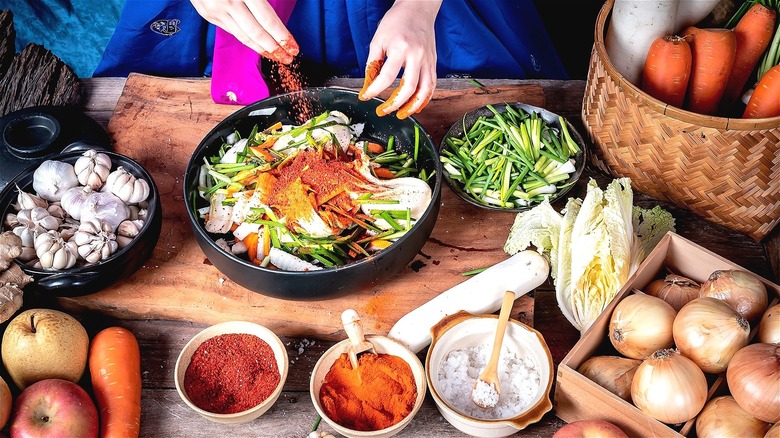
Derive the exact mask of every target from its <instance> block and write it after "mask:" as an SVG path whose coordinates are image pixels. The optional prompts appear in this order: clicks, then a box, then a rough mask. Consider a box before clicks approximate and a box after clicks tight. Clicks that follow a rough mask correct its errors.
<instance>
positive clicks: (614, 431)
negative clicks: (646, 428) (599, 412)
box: [553, 420, 628, 438]
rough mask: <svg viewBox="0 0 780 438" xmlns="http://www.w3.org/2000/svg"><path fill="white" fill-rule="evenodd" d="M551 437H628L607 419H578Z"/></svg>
mask: <svg viewBox="0 0 780 438" xmlns="http://www.w3.org/2000/svg"><path fill="white" fill-rule="evenodd" d="M553 438H628V435H626V433H625V432H623V431H622V430H621V429H620V428H619V427H617V426H616V425H614V424H612V423H610V422H609V421H605V420H579V421H574V422H571V423H569V424H567V425H565V426H563V427H562V428H560V429H558V431H557V432H555V434H554V435H553Z"/></svg>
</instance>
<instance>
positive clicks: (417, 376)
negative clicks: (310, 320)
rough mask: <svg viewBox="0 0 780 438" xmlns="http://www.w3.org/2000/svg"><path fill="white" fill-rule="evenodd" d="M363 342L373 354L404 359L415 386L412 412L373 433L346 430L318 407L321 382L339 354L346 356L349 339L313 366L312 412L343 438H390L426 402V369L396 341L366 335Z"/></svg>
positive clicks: (311, 386)
mask: <svg viewBox="0 0 780 438" xmlns="http://www.w3.org/2000/svg"><path fill="white" fill-rule="evenodd" d="M365 338H366V340H367V341H369V342H371V343H372V344H373V345H374V349H375V352H376V353H386V354H392V355H394V356H398V357H400V358H402V359H404V360H405V361H406V362H407V363H408V364H409V366H410V367H411V368H412V373H413V374H414V380H415V383H416V384H417V398H416V399H415V402H414V407H413V408H412V411H411V412H409V415H407V416H406V417H404V419H403V420H401V421H399V422H398V423H396V424H394V425H392V426H390V427H387V428H385V429H381V430H374V431H360V430H353V429H349V428H346V427H344V426H342V425H340V424H338V423H336V422H335V421H333V420H332V419H330V418H329V417H328V416H327V414H326V413H325V410H324V409H323V407H322V404H321V403H320V387H322V382H323V381H324V380H325V376H326V375H327V374H328V371H330V368H331V367H332V366H333V363H334V362H335V361H336V359H338V358H339V356H341V353H345V352H347V351H348V349H349V347H350V346H351V345H352V343H351V341H350V340H349V339H345V340H343V341H341V342H339V343H337V344H336V345H334V346H332V347H330V348H329V349H328V351H326V352H325V353H323V355H322V357H320V360H318V361H317V364H316V365H314V370H313V371H312V374H311V381H310V383H309V393H310V394H311V401H312V403H314V408H315V409H316V410H317V413H319V414H320V416H321V417H322V419H323V420H325V422H326V423H328V425H330V426H331V427H332V428H333V429H334V430H335V431H336V432H338V433H340V434H342V435H344V436H348V437H371V438H385V437H390V436H393V435H395V434H397V433H398V432H400V431H401V430H403V428H405V427H406V426H407V425H408V424H409V423H410V422H411V421H412V418H414V416H415V415H416V414H417V412H418V411H419V410H420V407H421V406H422V404H423V400H424V399H425V391H426V385H425V369H424V368H423V365H422V363H421V362H420V359H418V358H417V356H416V355H415V354H414V353H412V351H411V350H409V349H408V348H406V347H405V346H404V345H402V344H401V343H399V342H398V341H395V340H393V339H391V338H388V337H386V336H379V335H367V336H366V337H365Z"/></svg>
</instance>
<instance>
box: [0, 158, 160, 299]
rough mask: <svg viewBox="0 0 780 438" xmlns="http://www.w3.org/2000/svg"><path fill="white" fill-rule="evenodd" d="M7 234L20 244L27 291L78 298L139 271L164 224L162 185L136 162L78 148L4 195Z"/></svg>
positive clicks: (29, 172)
mask: <svg viewBox="0 0 780 438" xmlns="http://www.w3.org/2000/svg"><path fill="white" fill-rule="evenodd" d="M0 214H2V218H3V222H2V227H1V228H0V230H1V231H3V232H8V231H10V232H11V233H13V234H14V235H16V236H18V237H19V239H20V240H21V244H22V245H21V246H22V250H21V254H20V255H19V256H18V257H16V259H15V260H14V262H15V263H17V264H18V265H19V266H20V267H21V268H22V270H23V271H24V272H25V273H26V274H27V275H29V276H31V277H32V278H33V282H32V283H31V284H29V285H28V286H26V287H25V289H24V290H25V292H28V291H34V292H38V293H44V294H46V295H51V296H80V295H87V294H90V293H94V292H97V291H99V290H101V289H103V288H105V287H107V286H109V285H111V284H113V283H114V282H116V281H119V280H122V279H125V278H127V277H129V276H130V275H132V274H133V273H134V272H135V271H136V270H138V269H139V268H140V267H141V266H142V265H143V264H144V263H145V262H146V260H147V259H148V258H149V257H150V256H151V254H152V251H153V249H154V247H155V245H156V244H157V240H158V239H159V236H160V228H161V225H162V211H161V207H160V198H159V194H158V191H157V187H156V185H155V183H154V180H153V179H152V177H151V175H150V174H149V173H148V172H147V171H146V170H145V169H144V168H143V166H141V165H140V164H138V163H137V162H136V161H134V160H132V159H131V158H129V157H127V156H124V155H122V154H118V153H115V152H112V151H107V150H103V149H102V148H89V147H87V148H81V149H79V148H75V150H72V151H70V152H65V153H62V154H59V155H56V156H54V157H52V158H50V159H47V160H44V161H43V162H41V163H40V164H35V165H33V166H30V167H28V168H27V169H25V170H23V171H22V172H21V173H19V174H18V175H17V176H16V177H15V178H14V179H13V180H11V181H9V182H8V184H7V185H6V186H5V188H3V190H2V192H0Z"/></svg>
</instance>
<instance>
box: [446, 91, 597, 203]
mask: <svg viewBox="0 0 780 438" xmlns="http://www.w3.org/2000/svg"><path fill="white" fill-rule="evenodd" d="M507 105H509V106H510V107H512V108H514V109H515V110H520V111H525V112H526V113H528V114H532V113H537V114H538V115H539V116H540V117H541V118H542V120H544V122H545V123H546V124H547V125H548V126H551V127H553V128H556V129H558V130H560V129H561V124H560V121H559V120H558V114H556V113H553V112H551V111H548V110H546V109H544V108H540V107H538V106H534V105H529V104H527V103H522V102H515V103H503V102H502V103H496V104H493V108H494V109H495V110H496V111H498V112H499V113H505V112H506V111H507V110H506V107H507ZM480 117H493V112H492V111H491V110H490V109H489V108H488V107H487V106H483V107H480V108H477V109H475V110H473V111H470V112H468V113H466V114H465V115H464V116H463V117H462V118H460V119H459V120H458V121H457V122H455V123H454V124H453V125H452V126H451V127H450V129H449V130H448V131H447V133H446V134H445V135H444V137H443V138H442V141H441V144H440V146H439V151H440V152H439V154H440V155H442V151H446V150H451V147H450V145H449V144H448V139H450V138H463V134H464V133H465V132H468V131H469V130H470V129H471V127H472V126H473V125H474V123H476V122H477V120H478V119H479V118H480ZM566 129H567V130H568V132H569V134H570V135H571V137H572V139H574V142H575V143H577V145H578V146H579V148H580V151H579V152H577V153H576V154H575V155H574V157H573V158H574V163H575V164H574V167H575V171H574V173H571V174H570V175H569V178H568V179H566V180H565V181H561V182H559V183H557V184H559V185H560V184H565V185H566V186H565V187H564V188H562V189H559V190H558V191H557V192H555V193H553V194H552V195H550V198H549V199H550V202H555V201H556V200H558V199H562V198H563V197H564V195H566V193H568V192H569V191H570V190H571V189H572V187H574V185H575V184H576V182H577V181H578V180H579V178H580V175H582V171H583V170H584V169H585V164H586V162H587V145H586V144H585V141H584V140H583V138H582V136H581V135H580V133H579V132H578V131H577V129H575V127H574V126H573V125H572V124H571V123H570V122H569V121H568V120H567V121H566ZM442 172H443V173H444V181H445V182H446V183H447V185H448V186H450V189H452V191H453V192H455V194H456V195H458V197H460V198H461V199H463V200H464V201H466V202H468V203H469V204H471V205H474V206H476V207H479V208H484V209H487V210H495V211H512V212H520V211H526V210H529V209H531V208H533V207H534V206H536V205H538V203H534V202H532V203H530V204H528V205H524V206H515V207H502V206H500V205H493V204H488V203H487V202H485V201H483V200H481V199H477V198H476V197H475V196H474V195H472V194H471V193H470V192H468V191H466V190H464V188H463V183H462V182H460V181H458V180H456V179H454V178H452V177H451V176H450V174H449V172H448V171H447V168H446V167H442Z"/></svg>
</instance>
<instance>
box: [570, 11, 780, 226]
mask: <svg viewBox="0 0 780 438" xmlns="http://www.w3.org/2000/svg"><path fill="white" fill-rule="evenodd" d="M613 2H614V0H608V1H607V2H606V3H605V4H604V6H603V7H602V9H601V12H600V13H599V16H598V19H597V22H596V29H595V43H594V46H593V51H592V53H591V59H590V66H589V71H588V78H587V81H586V84H585V97H584V99H583V104H582V121H583V124H584V125H585V130H586V131H587V134H588V136H589V137H590V140H591V141H592V142H593V143H594V145H595V147H594V151H593V152H594V153H592V154H590V156H591V161H592V163H593V164H594V165H595V166H596V167H597V168H599V169H600V170H602V171H604V172H607V173H608V174H610V175H612V176H615V177H630V178H631V185H632V187H633V188H634V189H636V190H638V191H640V192H642V193H645V194H647V195H650V196H652V197H654V198H656V199H659V200H665V201H669V202H671V203H673V204H675V205H677V206H680V207H682V208H687V209H689V210H690V211H692V212H694V213H696V214H697V215H699V216H701V217H703V218H705V219H707V220H709V221H711V222H714V223H717V224H720V225H723V226H725V227H728V228H730V229H732V230H735V231H738V232H742V233H744V234H747V235H748V236H750V237H751V238H752V239H754V240H755V241H761V240H763V238H764V237H766V236H767V235H768V234H769V233H770V232H771V231H772V230H773V229H774V228H775V226H776V225H777V224H778V222H780V117H774V118H768V119H735V118H725V117H715V116H708V115H701V114H696V113H692V112H689V111H684V110H682V109H679V108H675V107H672V106H669V105H666V104H664V103H663V102H660V101H658V100H656V99H654V98H652V97H650V96H648V95H647V94H645V93H643V92H642V91H641V90H640V89H639V88H637V87H636V86H635V85H633V84H631V83H629V82H628V81H627V80H626V79H625V78H624V77H623V76H622V75H621V74H620V73H619V72H618V71H617V70H616V69H615V67H614V66H613V65H612V64H611V63H610V61H609V58H608V56H607V52H606V48H605V46H604V31H605V25H606V23H607V18H608V16H609V13H610V10H611V8H612V4H613Z"/></svg>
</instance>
